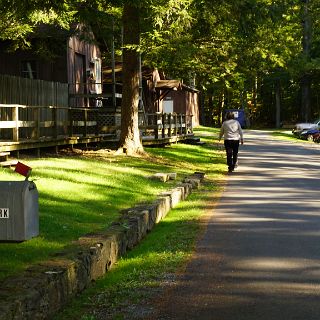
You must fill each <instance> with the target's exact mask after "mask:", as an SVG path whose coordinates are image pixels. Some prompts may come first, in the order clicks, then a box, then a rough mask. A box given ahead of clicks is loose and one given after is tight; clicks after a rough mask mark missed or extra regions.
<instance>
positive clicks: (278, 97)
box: [275, 79, 281, 128]
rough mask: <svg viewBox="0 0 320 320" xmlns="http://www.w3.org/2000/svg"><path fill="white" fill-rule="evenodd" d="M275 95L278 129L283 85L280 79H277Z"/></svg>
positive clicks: (278, 126) (277, 126)
mask: <svg viewBox="0 0 320 320" xmlns="http://www.w3.org/2000/svg"><path fill="white" fill-rule="evenodd" d="M275 95H276V128H280V121H281V120H280V116H281V114H280V111H281V83H280V79H276V86H275Z"/></svg>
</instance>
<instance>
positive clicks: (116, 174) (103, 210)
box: [0, 133, 224, 279]
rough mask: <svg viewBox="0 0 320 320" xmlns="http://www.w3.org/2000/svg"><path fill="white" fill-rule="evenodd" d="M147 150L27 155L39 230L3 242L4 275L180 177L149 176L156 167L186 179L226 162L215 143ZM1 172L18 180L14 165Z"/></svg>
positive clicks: (98, 225) (5, 177)
mask: <svg viewBox="0 0 320 320" xmlns="http://www.w3.org/2000/svg"><path fill="white" fill-rule="evenodd" d="M212 135H214V133H212ZM209 138H210V141H212V140H213V137H212V136H209V137H208V138H207V139H209ZM148 151H149V153H150V157H147V158H130V157H121V156H119V157H115V156H105V153H102V154H99V153H98V154H97V155H96V156H84V157H80V156H78V157H76V156H75V157H71V156H66V157H59V158H43V159H39V160H35V159H33V160H32V159H29V160H27V159H25V160H22V161H23V162H26V163H27V164H28V165H30V166H31V167H32V168H33V173H32V178H33V179H35V182H36V185H37V188H38V190H39V199H40V200H39V206H40V235H39V237H36V238H34V239H31V240H29V241H26V242H23V243H10V244H6V243H1V244H0V255H1V256H2V257H3V259H2V260H1V262H0V270H1V273H0V279H3V278H4V277H6V276H8V275H11V274H14V273H15V272H19V271H21V270H22V269H23V268H25V267H26V266H27V265H29V264H32V263H36V262H38V261H41V260H44V259H46V258H48V256H50V255H51V254H53V253H55V252H57V251H61V250H62V249H63V248H65V247H67V246H69V245H70V244H71V241H73V240H75V239H77V238H78V237H80V236H81V235H84V234H86V233H89V232H94V231H99V230H102V229H105V228H107V227H108V226H109V225H110V224H111V223H112V222H113V221H114V220H115V219H116V218H117V217H118V215H119V212H120V210H122V209H126V208H130V207H132V206H133V205H135V204H137V203H141V202H148V201H149V202H151V201H152V200H153V199H155V198H156V196H157V194H159V193H160V192H162V191H164V190H167V189H169V188H170V187H172V186H173V185H174V184H175V183H176V182H174V181H170V182H168V183H165V184H164V183H161V182H157V181H153V180H151V179H149V178H148V177H149V176H151V175H153V174H154V173H156V172H176V173H177V175H178V179H180V180H181V179H182V178H183V177H185V176H187V175H189V174H191V173H193V172H194V171H203V170H205V171H206V172H207V173H208V175H212V174H214V173H216V172H218V171H220V170H223V168H224V160H223V158H222V157H221V155H220V153H218V152H217V151H215V150H214V148H212V147H211V146H210V145H208V146H205V147H200V146H191V145H183V144H177V145H173V146H171V147H166V148H159V149H158V148H152V149H150V150H148ZM0 174H1V179H2V180H3V181H8V180H19V176H17V174H16V173H14V172H13V171H11V170H9V169H4V168H2V169H1V168H0ZM137 186H138V187H137Z"/></svg>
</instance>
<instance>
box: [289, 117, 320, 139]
mask: <svg viewBox="0 0 320 320" xmlns="http://www.w3.org/2000/svg"><path fill="white" fill-rule="evenodd" d="M319 128H320V119H318V120H316V121H315V122H301V123H297V124H296V125H295V126H294V128H293V130H292V133H293V134H294V135H296V136H299V135H300V134H301V133H302V131H303V130H308V129H319Z"/></svg>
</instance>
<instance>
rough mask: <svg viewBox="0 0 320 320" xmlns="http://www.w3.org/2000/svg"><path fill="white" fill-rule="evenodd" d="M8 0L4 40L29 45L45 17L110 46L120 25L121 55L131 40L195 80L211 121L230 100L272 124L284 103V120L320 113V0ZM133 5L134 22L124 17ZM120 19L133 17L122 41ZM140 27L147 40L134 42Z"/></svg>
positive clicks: (152, 58)
mask: <svg viewBox="0 0 320 320" xmlns="http://www.w3.org/2000/svg"><path fill="white" fill-rule="evenodd" d="M0 5H1V16H2V19H1V21H0V38H1V39H2V40H6V39H10V40H12V41H13V43H14V45H15V47H18V46H28V45H29V42H28V35H29V34H30V33H31V32H33V31H34V30H35V27H36V26H37V25H38V24H39V23H47V24H54V25H59V26H60V27H61V28H66V29H67V28H68V27H69V26H70V25H71V24H72V23H74V22H84V23H87V24H89V25H90V26H91V27H92V30H93V31H94V32H95V33H96V35H97V39H98V40H99V41H101V43H104V44H105V48H106V49H107V50H108V49H110V48H108V46H109V43H110V41H109V38H110V37H111V33H112V32H111V30H112V24H113V25H115V26H116V28H115V30H116V32H117V34H116V35H115V37H116V39H118V42H117V49H118V51H117V52H119V53H121V52H122V48H123V43H122V40H121V39H127V40H126V43H125V44H124V46H125V47H126V48H127V49H129V48H130V50H129V51H131V53H132V52H136V53H137V54H141V55H142V60H143V61H144V63H145V64H148V65H150V66H154V67H157V68H159V69H162V70H163V71H164V72H165V73H166V74H167V75H168V76H170V77H175V78H180V79H182V80H183V81H184V82H185V83H187V84H188V83H191V81H193V80H194V79H195V80H196V85H197V87H198V88H199V89H200V90H201V91H202V93H203V101H204V106H205V110H206V112H207V116H208V119H209V120H210V121H211V122H212V123H213V122H219V121H220V120H221V119H220V114H221V109H222V108H226V107H233V108H239V107H243V108H246V109H247V111H248V113H249V114H250V117H251V120H252V121H253V122H254V123H266V124H269V125H271V124H275V123H276V117H277V116H276V114H277V112H280V109H281V113H282V115H281V121H294V120H296V119H298V118H301V119H302V118H305V120H308V119H307V118H313V117H315V116H317V115H319V110H320V105H319V102H318V101H319V99H318V93H317V92H318V91H319V90H318V87H319V69H320V58H319V55H320V31H319V30H320V28H319V24H320V18H319V16H320V15H319V11H320V0H285V1H274V0H237V1H235V0H216V1H211V0H158V1H155V0H140V1H137V0H136V1H130V0H109V1H108V0H88V1H81V0H59V1H53V0H29V1H18V0H12V1H7V0H0ZM128 8H130V9H131V10H133V11H134V12H135V13H134V16H135V19H133V20H126V19H125V17H124V16H123V13H124V14H126V13H127V12H128V11H126V9H128ZM112 21H113V23H112ZM122 23H127V24H128V25H127V27H128V28H126V26H124V29H123V30H125V34H124V35H123V38H122V36H121V25H122ZM117 26H119V27H118V28H117ZM131 27H132V28H131ZM132 30H135V32H136V33H138V34H139V38H135V41H134V42H133V43H130V41H129V40H128V39H129V38H130V37H131V38H132V39H134V38H133V37H132V35H133V34H132V33H131V35H130V36H129V37H127V36H128V33H130V31H132ZM136 58H137V56H136ZM136 58H135V63H137V62H136ZM130 61H131V62H128V63H131V64H132V63H133V60H130ZM132 94H133V93H132ZM134 95H136V93H134ZM134 99H136V98H134ZM128 101H129V100H128ZM127 103H129V102H127ZM278 109H279V110H278ZM276 110H278V111H277V112H276ZM279 117H280V116H279ZM279 117H278V118H277V119H278V120H277V122H279V119H280V118H279Z"/></svg>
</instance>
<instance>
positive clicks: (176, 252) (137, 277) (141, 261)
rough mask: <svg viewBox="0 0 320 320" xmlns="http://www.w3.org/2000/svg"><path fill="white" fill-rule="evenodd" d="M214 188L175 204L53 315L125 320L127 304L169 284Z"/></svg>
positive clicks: (189, 248) (190, 250)
mask: <svg viewBox="0 0 320 320" xmlns="http://www.w3.org/2000/svg"><path fill="white" fill-rule="evenodd" d="M217 178H219V177H217ZM219 190H220V187H219V186H218V185H217V184H215V183H214V182H213V181H211V182H208V183H206V184H205V186H204V187H202V188H201V189H199V190H197V191H195V192H194V193H193V194H192V195H190V197H189V198H188V199H187V201H184V202H181V203H180V204H179V205H178V206H177V207H176V208H175V209H173V210H171V211H170V213H169V215H168V216H167V217H166V218H165V219H164V220H163V221H161V222H160V223H159V224H158V225H157V226H156V227H155V228H154V229H153V231H152V232H151V233H150V234H148V235H147V237H146V238H145V239H144V240H143V241H142V242H141V243H140V245H139V246H137V247H136V248H135V249H133V250H132V251H131V252H129V253H128V254H127V255H126V256H125V257H123V258H122V259H120V260H119V261H118V263H117V264H116V266H115V267H114V268H113V269H112V270H111V271H110V272H108V273H107V274H106V276H105V277H104V278H102V279H100V280H98V281H97V282H96V284H95V286H93V287H92V288H90V289H88V290H86V291H85V293H84V294H82V295H81V296H79V297H78V298H77V299H76V300H75V301H74V302H73V303H72V304H71V305H70V306H69V307H68V308H67V309H66V310H64V312H62V313H60V314H58V315H57V316H56V318H55V319H56V320H66V319H68V320H72V319H81V320H85V319H104V317H105V318H107V315H108V319H129V318H130V316H131V315H130V310H132V307H133V306H139V304H141V303H143V301H150V299H151V300H152V299H154V298H156V297H157V295H158V294H161V291H159V290H160V288H161V285H162V283H163V282H164V281H171V282H174V281H175V280H176V278H175V274H176V272H177V271H178V270H181V268H183V266H184V265H185V263H186V261H188V260H189V259H190V257H191V255H192V253H193V249H194V246H195V242H196V239H197V238H198V237H199V234H200V233H201V232H202V230H204V226H203V225H202V224H200V221H201V217H202V215H203V213H204V212H205V211H206V208H207V207H208V205H209V204H212V203H211V202H212V197H213V195H214V193H213V192H215V195H217V192H218V191H219ZM138 308H139V307H138ZM133 309H135V308H134V307H133Z"/></svg>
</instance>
